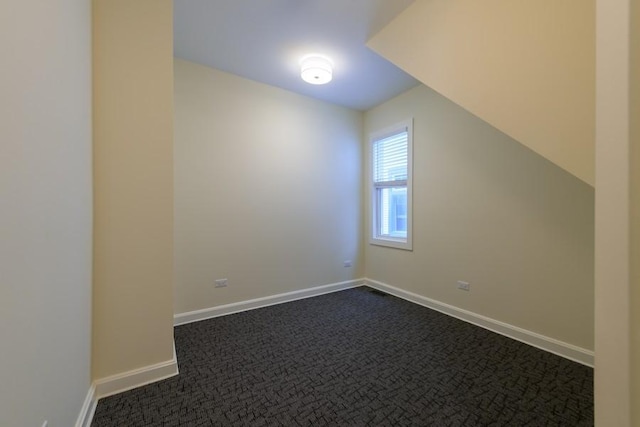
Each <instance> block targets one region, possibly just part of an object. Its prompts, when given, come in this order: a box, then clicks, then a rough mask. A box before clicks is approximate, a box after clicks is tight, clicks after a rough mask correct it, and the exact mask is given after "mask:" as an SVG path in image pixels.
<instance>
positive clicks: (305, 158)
mask: <svg viewBox="0 0 640 427" xmlns="http://www.w3.org/2000/svg"><path fill="white" fill-rule="evenodd" d="M175 125H176V129H175V191H176V200H175V266H176V267H175V268H176V270H175V284H176V288H175V311H176V313H184V312H188V311H193V310H197V309H203V308H208V307H213V306H218V305H222V304H227V303H231V302H237V301H244V300H248V299H252V298H258V297H264V296H269V295H274V294H278V293H283V292H288V291H294V290H299V289H304V288H310V287H313V286H319V285H326V284H330V283H337V282H342V281H346V280H351V279H354V278H359V277H362V273H363V263H362V260H361V255H360V254H361V250H362V248H361V245H362V234H361V218H362V211H361V162H362V152H361V144H360V137H361V129H362V114H361V113H358V112H355V111H351V110H348V109H345V108H342V107H337V106H334V105H330V104H327V103H324V102H320V101H317V100H313V99H311V98H307V97H303V96H300V95H296V94H293V93H291V92H287V91H284V90H282V89H279V88H275V87H271V86H267V85H264V84H260V83H256V82H253V81H250V80H246V79H243V78H240V77H237V76H233V75H231V74H227V73H223V72H221V71H217V70H214V69H211V68H206V67H203V66H200V65H196V64H194V63H190V62H186V61H182V60H176V62H175ZM344 260H352V261H353V267H351V268H345V267H343V261H344ZM218 278H227V279H228V280H229V286H228V287H226V288H218V289H214V280H215V279H218Z"/></svg>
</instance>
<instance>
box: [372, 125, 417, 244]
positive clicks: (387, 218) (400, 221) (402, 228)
mask: <svg viewBox="0 0 640 427" xmlns="http://www.w3.org/2000/svg"><path fill="white" fill-rule="evenodd" d="M411 122H412V121H411V120H408V121H406V122H403V123H400V124H398V125H396V126H393V127H391V128H389V129H386V130H384V131H381V132H376V133H374V134H373V135H371V172H372V173H371V239H370V243H372V244H375V245H383V246H391V247H394V248H400V249H408V250H411V249H412V247H411V172H412V171H411V152H412V139H413V138H412V131H413V129H412V123H411Z"/></svg>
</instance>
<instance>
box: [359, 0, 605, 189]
mask: <svg viewBox="0 0 640 427" xmlns="http://www.w3.org/2000/svg"><path fill="white" fill-rule="evenodd" d="M594 4H595V1H594V0H586V1H585V0H562V1H557V0H537V1H513V0H486V1H477V0H419V1H416V2H415V3H413V4H412V5H411V6H410V7H409V8H408V9H406V10H405V11H404V12H403V13H402V14H401V15H400V16H399V17H398V18H396V19H395V20H394V21H393V22H392V23H391V24H390V25H388V26H387V27H385V28H384V29H383V30H382V31H381V32H380V33H379V34H378V35H376V36H375V37H374V38H373V39H372V40H371V41H370V42H369V46H370V47H372V48H373V49H374V50H376V51H377V52H378V53H380V54H381V55H383V56H384V57H386V58H387V59H389V60H390V61H392V62H393V63H394V64H396V65H397V66H399V67H401V68H403V69H404V70H405V71H407V72H409V73H410V74H411V75H413V76H414V77H416V78H417V79H418V80H420V81H421V82H423V83H424V84H426V85H428V86H429V87H431V88H433V89H435V90H436V91H438V92H439V93H441V94H443V95H444V96H446V97H447V98H449V99H451V100H453V101H454V102H455V103H457V104H459V105H461V106H463V107H464V108H466V109H467V110H469V111H471V112H472V113H473V114H475V115H477V116H478V117H480V118H482V119H483V120H485V121H487V122H488V123H490V124H492V125H493V126H495V127H496V128H498V129H500V130H501V131H502V132H504V133H506V134H508V135H509V136H511V137H512V138H514V139H515V140H517V141H519V142H521V143H522V144H525V145H526V146H528V147H529V148H531V149H532V150H534V151H535V152H537V153H539V154H541V155H542V156H544V157H545V158H547V159H549V160H551V161H552V162H554V163H556V164H557V165H559V166H560V167H562V168H564V169H566V170H567V171H569V172H570V173H572V174H574V175H575V176H577V177H578V178H580V179H582V180H584V181H585V182H587V183H589V184H591V185H593V183H594V179H595V178H594V148H593V147H594V105H595V104H594V103H595V99H594V82H595V73H594V61H595V56H594V55H595V48H594V37H595V34H594V29H595V26H594V19H595V18H594V17H595V8H594Z"/></svg>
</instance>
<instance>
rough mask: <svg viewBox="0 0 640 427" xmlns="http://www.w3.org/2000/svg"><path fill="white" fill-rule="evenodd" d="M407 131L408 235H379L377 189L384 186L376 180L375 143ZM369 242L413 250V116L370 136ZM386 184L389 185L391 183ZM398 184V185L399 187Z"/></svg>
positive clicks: (401, 183)
mask: <svg viewBox="0 0 640 427" xmlns="http://www.w3.org/2000/svg"><path fill="white" fill-rule="evenodd" d="M404 131H406V132H407V180H406V188H407V237H406V238H401V237H400V238H394V237H391V236H381V235H379V232H378V231H379V226H378V212H379V209H378V197H377V190H378V189H379V188H383V186H380V185H376V183H375V182H374V173H375V165H374V160H375V159H374V149H373V147H374V144H375V143H376V141H379V140H381V139H385V138H387V137H389V136H392V135H394V134H397V133H400V132H404ZM369 169H370V170H369V200H370V202H371V204H370V207H369V218H370V223H369V224H370V227H369V243H370V244H372V245H378V246H387V247H391V248H396V249H404V250H408V251H411V250H413V239H412V235H413V191H412V187H413V118H410V119H407V120H404V121H402V122H400V123H397V124H395V125H393V126H390V127H388V128H385V129H382V130H379V131H376V132H373V133H371V134H370V137H369ZM398 184H399V185H397V186H400V187H404V186H405V185H404V180H403V181H402V182H399V183H398ZM385 186H387V187H389V184H386V185H385ZM397 186H396V187H397Z"/></svg>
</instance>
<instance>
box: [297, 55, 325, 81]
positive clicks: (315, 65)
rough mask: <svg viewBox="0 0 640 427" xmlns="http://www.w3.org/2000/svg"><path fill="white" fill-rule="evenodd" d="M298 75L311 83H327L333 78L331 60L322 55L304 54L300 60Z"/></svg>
mask: <svg viewBox="0 0 640 427" xmlns="http://www.w3.org/2000/svg"><path fill="white" fill-rule="evenodd" d="M300 77H302V80H304V81H305V82H307V83H311V84H312V85H323V84H326V83H329V82H330V81H331V79H332V78H333V62H332V61H331V60H330V59H329V58H327V57H326V56H323V55H318V54H311V55H306V56H304V57H302V59H301V60H300Z"/></svg>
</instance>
